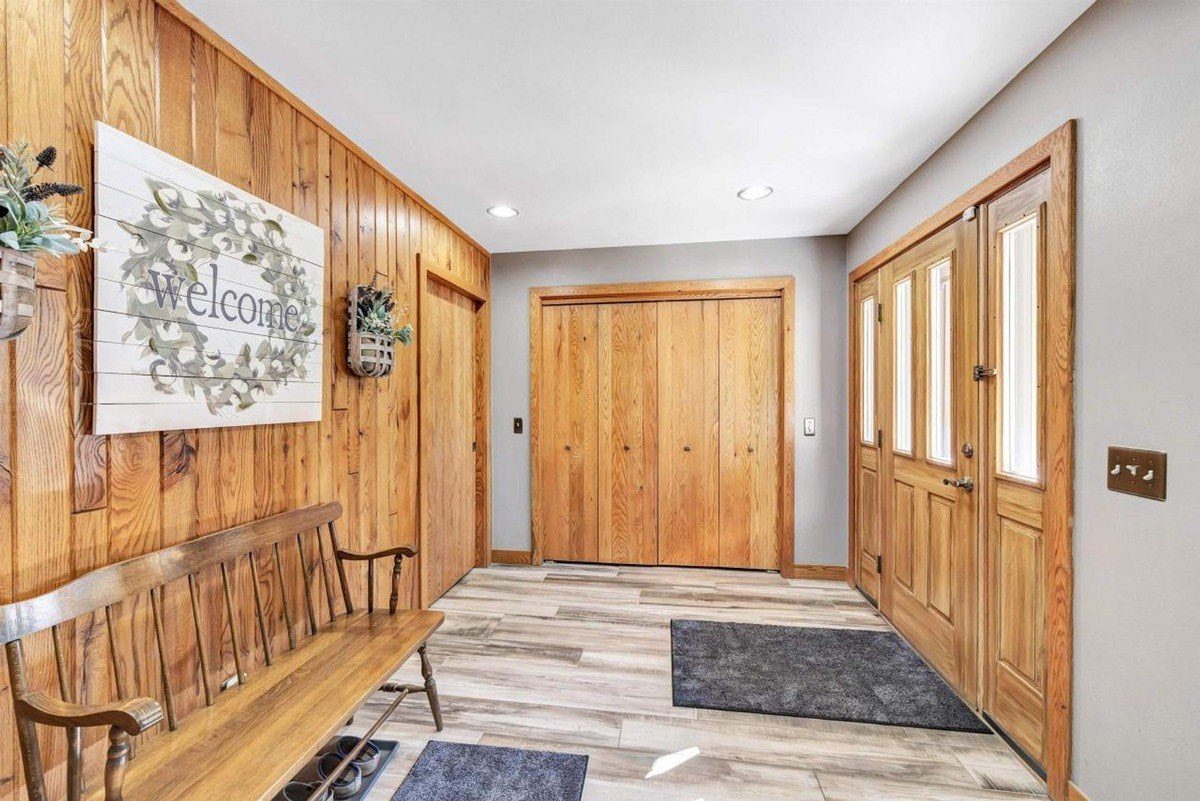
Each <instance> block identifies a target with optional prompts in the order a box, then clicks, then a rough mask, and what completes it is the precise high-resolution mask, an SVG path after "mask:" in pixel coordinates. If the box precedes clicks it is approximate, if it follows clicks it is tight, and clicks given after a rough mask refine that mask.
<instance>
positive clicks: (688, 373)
mask: <svg viewBox="0 0 1200 801" xmlns="http://www.w3.org/2000/svg"><path fill="white" fill-rule="evenodd" d="M719 304H720V302H719V301H708V300H705V301H681V302H663V303H659V304H658V432H659V433H658V443H659V460H658V464H659V474H658V559H659V562H660V563H661V564H668V565H699V566H715V565H717V564H719V562H720V541H719V539H718V508H717V507H718V494H719V486H718V469H719V447H718V442H719V438H718V430H719V417H720V402H719V401H720V399H719V392H718V381H719V375H718V373H719V366H718V362H719V316H718V315H719Z"/></svg>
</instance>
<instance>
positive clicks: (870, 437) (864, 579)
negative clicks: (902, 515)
mask: <svg viewBox="0 0 1200 801" xmlns="http://www.w3.org/2000/svg"><path fill="white" fill-rule="evenodd" d="M879 285H880V274H879V271H876V272H874V273H871V274H870V275H869V276H867V277H866V278H863V279H860V280H859V281H858V282H857V283H856V284H855V285H854V303H853V312H852V314H853V319H852V321H851V324H852V326H853V331H852V341H853V342H854V354H853V363H852V368H851V377H850V380H851V383H852V389H853V392H852V395H853V399H854V405H853V408H852V410H851V414H852V417H853V423H852V426H853V429H854V432H855V435H854V438H853V443H854V444H853V446H852V447H853V454H852V459H853V465H852V469H853V470H854V499H853V504H854V510H853V511H854V519H853V520H852V521H851V524H852V525H853V526H854V543H855V553H854V554H852V555H851V566H852V567H854V569H855V570H854V572H855V575H856V576H857V583H858V587H859V588H860V589H861V590H862V591H863V592H864V593H866V594H867V596H868V597H870V598H871V600H873V601H875V603H876V604H878V603H879V590H880V583H881V582H880V579H879V572H880V569H879V565H880V560H881V558H882V557H881V554H882V553H883V550H882V546H881V542H880V536H879V533H880V531H882V522H881V518H882V515H883V506H882V503H881V500H880V491H879V487H880V479H879V468H880V463H881V462H882V457H881V456H880V454H881V452H882V450H883V448H882V447H881V440H882V426H883V421H882V420H881V417H880V416H881V413H882V409H881V404H880V402H879V397H880V393H881V384H882V381H881V380H880V353H879V342H880V339H881V338H882V337H881V334H880V333H879V329H880V327H881V326H880V321H881V320H882V316H881V312H880V305H879V302H880V301H879Z"/></svg>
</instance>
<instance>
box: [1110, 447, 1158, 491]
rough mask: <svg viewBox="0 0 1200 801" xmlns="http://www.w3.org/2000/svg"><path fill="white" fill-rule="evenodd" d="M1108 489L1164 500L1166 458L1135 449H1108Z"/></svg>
mask: <svg viewBox="0 0 1200 801" xmlns="http://www.w3.org/2000/svg"><path fill="white" fill-rule="evenodd" d="M1108 488H1109V489H1110V490H1112V491H1113V492H1124V493H1127V494H1129V495H1140V496H1142V497H1143V498H1153V499H1154V500H1156V501H1165V500H1166V499H1167V455H1166V454H1165V453H1163V452H1162V451H1144V450H1139V449H1138V448H1118V447H1116V446H1109V449H1108Z"/></svg>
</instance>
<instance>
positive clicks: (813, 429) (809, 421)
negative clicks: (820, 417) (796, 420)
mask: <svg viewBox="0 0 1200 801" xmlns="http://www.w3.org/2000/svg"><path fill="white" fill-rule="evenodd" d="M816 435H817V418H815V417H805V418H804V436H806V437H815V436H816Z"/></svg>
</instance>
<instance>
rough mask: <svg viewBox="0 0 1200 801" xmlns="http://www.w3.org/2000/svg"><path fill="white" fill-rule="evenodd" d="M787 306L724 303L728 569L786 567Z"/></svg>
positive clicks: (722, 533) (723, 550)
mask: <svg viewBox="0 0 1200 801" xmlns="http://www.w3.org/2000/svg"><path fill="white" fill-rule="evenodd" d="M780 305H781V304H780V300H779V298H754V299H736V300H722V301H720V309H719V316H720V382H719V384H720V397H721V405H720V415H721V425H720V473H721V479H720V515H719V525H718V532H719V538H720V554H719V557H718V562H719V564H720V565H721V566H722V567H752V568H759V569H771V568H776V567H778V565H779V459H780V452H779V440H780V437H779V427H780V420H779V382H780V372H781V358H780V324H781V320H780Z"/></svg>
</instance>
